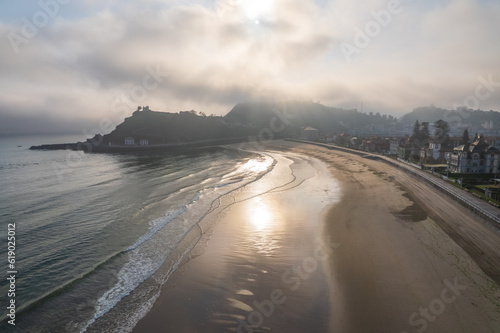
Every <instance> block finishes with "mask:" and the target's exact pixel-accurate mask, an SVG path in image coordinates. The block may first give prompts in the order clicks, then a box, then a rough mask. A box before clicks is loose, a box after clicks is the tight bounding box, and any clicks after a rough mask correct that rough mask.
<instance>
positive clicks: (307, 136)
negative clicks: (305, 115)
mask: <svg viewBox="0 0 500 333" xmlns="http://www.w3.org/2000/svg"><path fill="white" fill-rule="evenodd" d="M300 138H301V139H302V140H309V141H315V140H317V139H318V138H319V130H317V129H315V128H312V127H302V128H301V129H300Z"/></svg>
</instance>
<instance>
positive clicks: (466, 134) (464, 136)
mask: <svg viewBox="0 0 500 333" xmlns="http://www.w3.org/2000/svg"><path fill="white" fill-rule="evenodd" d="M469 141H470V138H469V130H468V129H467V128H466V129H464V133H463V134H462V140H461V143H462V144H463V145H466V144H468V143H469Z"/></svg>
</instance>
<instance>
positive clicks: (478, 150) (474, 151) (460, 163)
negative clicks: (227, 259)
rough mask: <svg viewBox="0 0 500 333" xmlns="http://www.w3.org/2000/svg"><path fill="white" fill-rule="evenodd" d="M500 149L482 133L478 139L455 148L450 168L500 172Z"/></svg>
mask: <svg viewBox="0 0 500 333" xmlns="http://www.w3.org/2000/svg"><path fill="white" fill-rule="evenodd" d="M499 159H500V150H498V149H496V148H495V147H493V146H490V145H489V144H488V143H487V142H486V141H485V140H484V137H483V136H482V135H478V136H477V138H476V141H474V142H473V143H470V144H466V145H461V146H458V147H456V148H455V149H453V153H452V154H451V156H450V158H449V160H448V170H449V171H450V172H454V173H494V174H495V173H498V172H499V165H498V164H499Z"/></svg>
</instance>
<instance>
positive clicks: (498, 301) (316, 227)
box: [134, 141, 500, 333]
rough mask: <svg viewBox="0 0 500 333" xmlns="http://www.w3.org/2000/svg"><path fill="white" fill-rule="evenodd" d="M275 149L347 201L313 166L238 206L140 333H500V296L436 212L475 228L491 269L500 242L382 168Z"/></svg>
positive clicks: (283, 145) (284, 146) (306, 148)
mask: <svg viewBox="0 0 500 333" xmlns="http://www.w3.org/2000/svg"><path fill="white" fill-rule="evenodd" d="M269 148H271V149H277V150H278V149H279V150H280V151H284V150H291V151H293V152H295V153H300V154H302V155H308V156H313V157H315V158H318V159H321V160H323V161H324V162H326V163H327V165H329V166H330V168H331V172H332V175H333V176H334V177H335V178H336V179H337V180H338V181H340V184H341V187H342V197H341V201H340V202H338V203H332V202H334V201H335V200H336V199H335V198H336V197H335V195H334V194H332V193H329V194H328V195H325V193H322V191H324V190H325V189H322V188H321V187H322V186H326V185H328V184H331V182H332V180H331V179H330V178H328V177H327V176H325V175H323V174H316V175H314V174H312V173H311V168H310V166H308V165H307V164H306V163H304V161H302V162H301V163H297V164H296V170H295V174H296V176H297V175H298V177H297V178H296V180H295V181H294V182H292V183H290V185H287V186H285V187H282V188H280V189H275V190H273V191H271V192H267V193H265V194H261V195H257V196H255V197H252V198H251V199H248V200H244V198H249V197H251V196H252V195H253V194H252V193H241V194H239V199H238V198H237V199H236V202H237V203H236V204H233V205H231V206H230V207H229V208H228V209H226V210H224V211H223V212H222V213H221V215H220V216H219V217H218V218H220V220H219V223H218V224H217V225H216V227H215V229H214V231H213V233H212V234H211V236H210V238H209V240H208V242H207V243H206V247H203V248H198V249H197V251H196V252H195V253H194V254H193V256H192V259H190V260H189V262H187V263H186V264H184V265H183V266H182V267H181V268H180V269H179V270H178V271H177V272H176V273H175V274H174V275H173V278H172V279H171V280H170V281H169V282H168V283H167V284H166V285H165V286H164V287H163V289H162V293H161V296H160V297H159V299H158V300H157V302H156V303H155V305H154V306H153V308H152V310H151V311H150V312H149V313H148V314H147V315H146V316H145V317H144V318H143V319H142V320H141V321H140V322H139V323H138V325H137V326H136V328H135V329H134V332H157V331H161V332H268V331H270V332H493V333H495V332H500V289H499V285H498V284H497V282H495V281H494V280H492V279H491V278H490V277H488V276H487V275H486V274H485V273H484V271H483V270H482V269H481V268H480V267H479V265H478V264H477V263H476V261H478V260H477V258H473V257H474V256H473V255H472V256H471V255H470V253H471V252H470V251H468V252H469V253H468V252H466V251H464V250H463V249H462V248H461V247H460V246H459V245H457V242H455V241H454V240H453V239H452V238H451V237H450V236H449V235H448V234H447V233H445V232H444V231H443V229H442V227H441V226H440V225H441V224H442V223H443V220H441V221H438V222H439V223H436V221H435V220H438V219H439V218H443V215H442V213H440V212H435V210H439V209H437V208H435V209H434V210H430V209H429V206H430V207H431V208H432V207H433V206H432V205H425V203H426V202H428V201H429V202H431V203H432V202H433V203H436V202H439V203H440V206H439V207H441V209H442V210H444V211H445V212H446V214H448V215H449V216H444V218H451V219H453V221H458V220H460V221H463V223H464V224H463V225H462V228H466V227H467V226H468V225H470V226H471V227H470V228H471V230H472V231H471V234H474V233H478V235H480V236H478V237H481V239H482V241H483V242H484V244H487V246H486V247H487V251H488V256H489V257H491V260H489V261H491V262H495V260H498V258H500V236H499V233H498V232H497V231H495V230H493V229H491V228H488V227H487V226H485V225H484V224H482V222H480V221H478V219H477V218H476V217H474V216H473V215H471V214H469V213H467V212H466V211H465V210H463V209H462V208H460V207H457V206H454V205H453V203H451V205H452V206H449V205H450V203H449V202H441V200H442V199H441V196H440V195H439V193H436V192H434V191H433V190H432V189H430V188H426V187H425V186H423V185H422V184H410V182H412V180H411V179H410V180H409V179H407V178H403V177H402V176H401V175H400V174H399V173H398V172H397V171H396V170H395V169H393V168H391V167H389V166H387V165H384V164H382V163H380V162H378V163H380V164H377V163H376V162H375V161H369V160H364V159H362V158H361V157H358V156H354V155H350V154H345V153H338V152H333V151H329V150H327V149H324V148H321V147H315V146H311V145H302V144H297V143H290V142H282V141H280V142H273V143H272V144H270V145H269ZM284 155H287V153H286V152H285V153H284ZM318 167H319V166H318V164H315V165H314V168H318ZM281 172H286V169H282V170H281ZM311 177H312V178H311ZM314 177H316V178H314ZM270 179H273V178H270ZM303 180H304V181H303ZM333 182H334V181H333ZM413 182H415V183H418V182H416V181H413ZM401 184H404V185H405V187H402V186H401ZM412 185H413V186H417V187H419V188H420V189H421V191H422V192H419V191H416V190H413V191H411V189H412ZM327 187H328V186H327ZM315 188H316V190H315ZM259 190H260V189H258V188H253V189H249V191H254V192H255V194H258V193H259ZM423 193H425V195H424V194H423ZM250 194H252V195H250ZM415 199H417V200H416V201H415ZM321 201H323V202H321ZM417 202H418V203H417ZM329 203H332V205H331V206H330V209H328V210H327V211H323V212H324V214H323V215H321V211H322V207H324V205H325V204H329ZM428 215H430V216H433V217H434V219H435V220H433V219H431V218H429V217H428ZM320 217H323V218H322V219H321V218H320ZM445 222H446V221H445ZM328 243H330V245H328ZM481 244H482V243H481ZM481 244H478V245H477V246H475V247H478V248H481ZM462 245H463V244H462ZM497 249H498V252H496V251H497ZM474 259H475V260H474ZM490 275H491V274H490Z"/></svg>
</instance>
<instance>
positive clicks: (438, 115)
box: [400, 106, 500, 128]
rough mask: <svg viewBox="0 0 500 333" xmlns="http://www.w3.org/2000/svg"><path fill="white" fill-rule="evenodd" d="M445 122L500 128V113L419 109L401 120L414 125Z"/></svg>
mask: <svg viewBox="0 0 500 333" xmlns="http://www.w3.org/2000/svg"><path fill="white" fill-rule="evenodd" d="M439 119H442V120H445V121H447V122H448V123H450V124H452V125H462V126H467V125H469V126H481V125H482V124H485V123H491V124H492V126H493V127H495V128H499V127H500V112H497V111H481V110H470V109H466V108H459V109H458V110H446V109H441V108H437V107H435V106H423V107H418V108H416V109H415V110H413V111H412V112H410V113H407V114H405V115H404V116H403V117H401V118H400V121H401V122H402V123H403V124H413V123H414V122H415V120H418V121H420V122H422V121H427V122H429V123H433V122H435V121H436V120H439Z"/></svg>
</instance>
